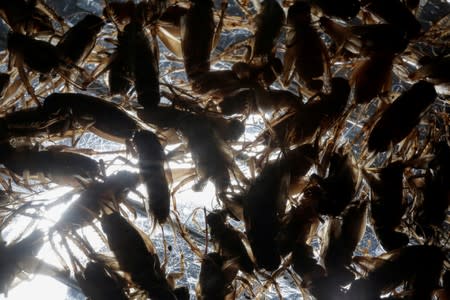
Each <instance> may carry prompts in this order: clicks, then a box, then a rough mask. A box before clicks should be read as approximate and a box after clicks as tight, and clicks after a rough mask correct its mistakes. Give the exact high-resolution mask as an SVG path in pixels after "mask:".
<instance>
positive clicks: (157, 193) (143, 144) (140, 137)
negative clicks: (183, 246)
mask: <svg viewBox="0 0 450 300" xmlns="http://www.w3.org/2000/svg"><path fill="white" fill-rule="evenodd" d="M133 143H134V145H135V147H136V150H137V153H138V156H139V170H140V174H141V176H142V179H143V182H144V183H145V184H146V187H147V194H148V212H149V214H150V215H151V216H153V217H154V218H155V219H156V221H157V222H158V223H160V224H162V223H164V222H165V221H166V220H167V218H168V217H169V212H170V191H169V186H168V183H167V178H166V173H165V171H164V164H165V162H166V155H165V154H164V149H163V147H162V146H161V144H160V142H159V140H158V137H157V136H156V135H155V134H154V133H152V132H150V131H137V132H136V133H135V134H134V137H133Z"/></svg>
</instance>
